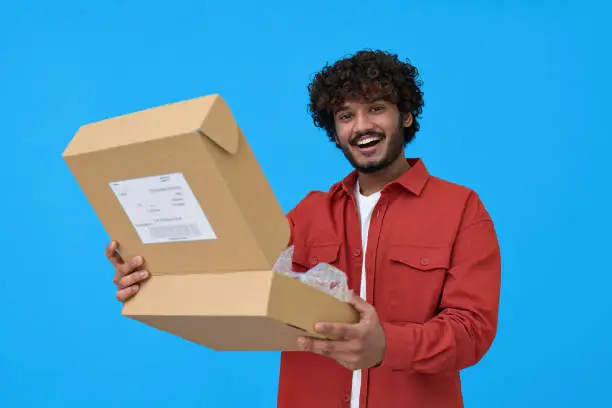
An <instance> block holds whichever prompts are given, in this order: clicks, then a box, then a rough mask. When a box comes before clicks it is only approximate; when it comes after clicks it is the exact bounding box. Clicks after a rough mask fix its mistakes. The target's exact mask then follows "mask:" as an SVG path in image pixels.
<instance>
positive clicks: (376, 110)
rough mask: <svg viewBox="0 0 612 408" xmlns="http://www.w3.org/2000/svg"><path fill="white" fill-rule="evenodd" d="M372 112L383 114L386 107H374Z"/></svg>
mask: <svg viewBox="0 0 612 408" xmlns="http://www.w3.org/2000/svg"><path fill="white" fill-rule="evenodd" d="M372 110H373V111H374V112H381V111H383V110H385V106H384V105H376V106H374V107H373V108H372Z"/></svg>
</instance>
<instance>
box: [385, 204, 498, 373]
mask: <svg viewBox="0 0 612 408" xmlns="http://www.w3.org/2000/svg"><path fill="white" fill-rule="evenodd" d="M500 284H501V255H500V248H499V244H498V239H497V236H496V232H495V229H494V226H493V222H492V220H491V218H490V217H489V215H488V213H487V211H486V210H485V208H484V206H483V205H482V203H481V201H480V200H479V198H478V197H477V196H476V194H475V193H472V195H471V196H470V197H469V199H468V201H467V204H466V209H465V212H464V217H463V221H462V223H461V225H460V227H459V232H458V234H457V238H456V241H455V245H454V248H453V252H452V260H451V266H450V269H449V271H448V274H447V279H446V281H445V286H444V288H443V292H442V299H441V304H440V308H441V312H440V313H439V314H438V315H436V316H435V317H434V318H432V319H431V320H429V321H427V322H425V323H423V324H414V323H412V324H410V323H407V324H399V323H388V322H383V323H382V327H383V330H384V332H385V337H386V350H385V355H384V359H383V361H382V363H381V364H380V366H379V367H381V368H385V367H386V368H391V369H395V370H407V371H411V372H421V373H440V372H448V371H457V370H461V369H464V368H466V367H469V366H471V365H474V364H476V363H477V362H478V361H479V360H480V359H481V358H482V357H483V356H484V354H485V353H486V352H487V351H488V349H489V348H490V346H491V344H492V343H493V340H494V338H495V334H496V331H497V320H498V310H499V297H500Z"/></svg>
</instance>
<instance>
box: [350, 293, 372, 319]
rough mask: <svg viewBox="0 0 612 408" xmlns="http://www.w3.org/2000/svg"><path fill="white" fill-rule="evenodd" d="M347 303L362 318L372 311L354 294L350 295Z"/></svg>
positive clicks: (370, 307)
mask: <svg viewBox="0 0 612 408" xmlns="http://www.w3.org/2000/svg"><path fill="white" fill-rule="evenodd" d="M348 303H349V304H351V305H353V307H354V308H355V309H356V310H357V311H358V312H359V314H360V315H361V316H362V317H363V316H364V315H367V314H368V313H369V312H371V311H372V305H370V304H369V303H368V302H366V301H365V300H364V299H363V298H362V297H361V296H359V295H357V294H356V293H351V296H350V297H349V301H348Z"/></svg>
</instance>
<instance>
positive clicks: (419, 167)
mask: <svg viewBox="0 0 612 408" xmlns="http://www.w3.org/2000/svg"><path fill="white" fill-rule="evenodd" d="M406 160H407V161H408V163H409V164H410V169H409V170H408V171H406V172H405V173H404V174H402V175H401V176H399V177H398V178H396V179H395V180H393V181H391V182H390V183H388V184H387V185H386V186H385V188H384V189H383V191H384V190H386V189H388V188H389V187H391V186H399V187H401V188H403V189H405V190H407V191H408V192H410V193H412V194H414V195H417V196H419V195H421V193H422V192H423V189H424V188H425V184H427V180H429V172H428V170H427V168H426V167H425V164H424V163H423V160H421V159H419V158H407V159H406ZM356 184H357V171H356V170H353V171H352V172H351V173H350V174H349V175H348V176H346V177H345V178H344V179H343V180H342V181H341V182H340V183H338V184H337V185H336V191H344V192H345V193H346V194H349V195H352V194H353V193H354V192H355V187H356Z"/></svg>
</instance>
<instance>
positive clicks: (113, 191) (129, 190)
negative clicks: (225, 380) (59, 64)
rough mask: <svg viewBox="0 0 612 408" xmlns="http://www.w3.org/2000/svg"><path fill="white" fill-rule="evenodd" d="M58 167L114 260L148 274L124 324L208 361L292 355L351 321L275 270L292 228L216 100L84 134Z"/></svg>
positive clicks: (100, 125)
mask: <svg viewBox="0 0 612 408" xmlns="http://www.w3.org/2000/svg"><path fill="white" fill-rule="evenodd" d="M63 158H64V160H65V161H66V163H67V165H68V166H69V168H70V170H71V171H72V173H73V175H74V177H75V178H76V180H77V182H78V184H79V185H80V187H81V188H82V190H83V192H84V194H85V195H86V197H87V199H88V200H89V202H90V204H91V205H92V207H93V209H94V211H95V212H96V214H97V215H98V217H99V218H100V220H101V222H102V224H103V225H104V228H105V229H106V231H107V232H108V234H109V236H110V237H111V238H112V239H116V240H117V241H119V244H120V251H121V254H122V256H124V257H125V258H126V259H131V258H132V257H133V256H135V255H141V256H143V257H144V259H145V262H146V264H145V265H146V268H147V269H148V270H149V271H150V272H151V274H152V276H151V278H150V279H149V280H148V281H147V282H146V283H145V284H144V285H143V286H142V288H141V291H140V292H139V293H138V294H137V295H136V296H135V297H134V298H133V299H132V300H130V301H128V302H126V304H125V305H124V308H123V311H122V313H123V315H125V316H128V317H130V318H133V319H135V320H138V321H140V322H142V323H145V324H147V325H150V326H152V327H155V328H157V329H160V330H163V331H166V332H169V333H172V334H174V335H177V336H180V337H182V338H184V339H186V340H189V341H193V342H195V343H198V344H201V345H204V346H207V347H210V348H212V349H215V350H275V351H280V350H296V349H297V337H298V336H299V335H304V334H308V335H311V336H313V337H320V336H319V335H318V334H315V333H314V332H313V331H312V329H313V326H314V324H315V323H316V322H318V321H332V322H357V321H358V314H357V312H356V311H355V310H354V309H353V307H352V306H350V305H348V304H346V303H344V302H342V301H340V300H338V299H336V298H334V297H333V296H331V295H328V294H326V293H324V292H322V291H319V290H318V289H315V288H312V287H310V286H307V285H305V284H303V283H301V282H299V281H297V280H295V279H293V278H290V277H287V276H285V275H282V274H279V273H276V272H273V271H272V266H273V265H274V262H275V261H276V259H277V258H278V256H279V255H280V254H281V252H282V251H283V250H284V249H285V248H286V245H287V243H288V239H289V225H288V222H287V219H286V216H285V214H284V213H283V211H282V210H281V207H280V205H279V204H278V202H277V200H276V198H275V195H274V193H273V191H272V190H271V188H270V185H269V184H268V182H267V180H266V178H265V176H264V174H263V173H262V171H261V169H260V167H259V165H258V162H257V160H256V158H255V157H254V155H253V152H252V151H251V149H250V147H249V145H248V143H247V140H246V139H245V136H244V135H243V133H242V131H241V129H240V127H239V126H238V125H237V123H236V121H235V120H234V117H233V115H232V112H231V111H230V109H229V107H228V106H227V104H226V103H225V102H224V100H223V99H222V98H221V97H220V96H218V95H209V96H205V97H201V98H195V99H191V100H187V101H183V102H178V103H172V104H169V105H166V106H161V107H155V108H151V109H146V110H143V111H139V112H136V113H132V114H128V115H122V116H119V117H115V118H111V119H107V120H103V121H100V122H96V123H91V124H88V125H85V126H83V127H81V128H80V129H79V130H78V132H77V134H76V135H75V137H74V138H73V140H72V141H71V142H70V144H69V145H68V147H67V148H66V150H65V151H64V153H63ZM100 250H101V251H103V248H101V249H100ZM109 279H111V278H110V275H109ZM111 296H112V294H111Z"/></svg>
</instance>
